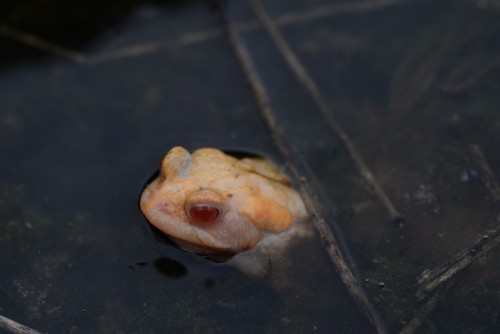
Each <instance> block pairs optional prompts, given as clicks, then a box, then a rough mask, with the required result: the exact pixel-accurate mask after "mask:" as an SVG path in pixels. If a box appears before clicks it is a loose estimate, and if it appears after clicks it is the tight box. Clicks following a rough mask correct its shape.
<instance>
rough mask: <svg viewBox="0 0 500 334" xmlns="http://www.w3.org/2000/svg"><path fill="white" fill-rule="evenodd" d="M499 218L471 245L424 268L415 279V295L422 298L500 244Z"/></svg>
mask: <svg viewBox="0 0 500 334" xmlns="http://www.w3.org/2000/svg"><path fill="white" fill-rule="evenodd" d="M499 226H500V219H497V220H496V226H495V227H494V228H493V229H492V230H489V231H487V232H486V233H485V234H484V235H483V236H482V237H481V239H480V240H479V241H477V242H476V243H474V244H473V245H472V246H470V247H467V248H465V249H463V250H462V251H460V252H458V253H457V254H456V255H455V256H453V257H452V258H451V259H450V260H449V261H448V262H447V263H445V264H444V265H442V266H439V267H438V268H435V269H432V270H430V269H426V270H424V271H423V272H422V273H421V274H420V277H419V278H418V279H417V282H418V285H419V286H420V289H419V290H418V291H417V293H416V296H417V298H419V299H422V298H424V297H425V296H426V295H427V294H428V293H429V292H431V291H432V290H434V289H436V288H437V287H439V286H440V285H441V284H443V283H444V282H446V281H447V280H449V279H450V278H452V277H453V276H455V275H456V274H458V273H459V272H461V271H462V270H463V269H465V268H466V267H468V266H469V265H470V264H472V263H473V262H474V261H476V260H477V259H479V258H480V257H482V256H483V255H485V254H487V253H488V252H490V251H491V250H492V249H494V248H495V247H496V246H498V245H499V244H500V234H499V233H498V232H499Z"/></svg>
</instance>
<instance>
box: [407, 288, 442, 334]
mask: <svg viewBox="0 0 500 334" xmlns="http://www.w3.org/2000/svg"><path fill="white" fill-rule="evenodd" d="M449 283H452V282H449ZM450 285H451V284H447V286H444V287H441V288H439V289H438V290H437V291H436V292H434V294H433V295H432V297H431V298H429V300H428V301H427V302H426V303H425V304H424V306H422V307H421V308H420V309H419V310H418V312H417V314H415V316H414V317H413V318H412V319H411V320H410V321H409V322H408V323H407V324H406V326H405V327H404V328H403V329H402V330H401V332H399V334H413V333H415V332H416V331H417V330H418V329H419V328H420V326H422V323H423V322H424V321H425V319H426V318H427V316H428V315H429V313H431V312H432V311H433V310H434V309H435V308H436V306H437V304H438V303H439V301H440V300H441V298H442V297H443V295H444V294H445V293H446V291H448V289H449V287H450Z"/></svg>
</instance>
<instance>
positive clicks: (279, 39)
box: [250, 0, 404, 225]
mask: <svg viewBox="0 0 500 334" xmlns="http://www.w3.org/2000/svg"><path fill="white" fill-rule="evenodd" d="M250 4H251V6H252V7H253V9H254V11H255V13H256V14H257V16H258V17H259V19H260V21H261V22H262V24H263V25H264V27H265V28H266V30H267V31H268V33H269V35H270V36H271V38H272V39H273V41H274V43H275V44H276V47H277V48H278V50H279V51H280V52H281V54H282V56H283V57H284V58H285V60H286V62H287V63H288V65H289V66H290V68H291V69H292V71H293V72H294V74H295V75H296V76H297V78H298V80H299V81H300V83H301V84H302V85H304V87H305V88H306V89H307V91H308V92H309V93H310V94H311V96H312V98H313V100H314V102H315V104H316V105H317V107H318V108H319V110H320V111H321V113H322V114H323V117H324V118H325V120H326V122H327V123H328V125H329V126H330V127H331V128H332V130H333V131H334V132H335V133H336V134H337V136H338V137H339V138H340V140H341V141H342V142H343V143H344V145H345V147H346V148H347V151H348V152H349V154H350V156H351V158H352V159H353V160H354V163H355V165H356V167H357V168H358V170H359V172H360V174H361V176H362V177H363V179H364V180H365V181H366V182H367V184H368V185H369V187H370V189H371V191H372V193H373V194H374V195H375V197H376V198H377V199H378V200H379V201H380V203H381V204H382V206H383V207H384V208H385V209H386V211H387V213H388V214H389V216H390V217H391V219H392V220H393V222H395V223H396V224H398V225H399V224H402V223H403V221H404V220H403V218H402V215H401V214H400V213H399V212H398V211H397V210H396V208H395V206H394V205H393V204H392V202H391V200H390V199H389V197H388V196H387V195H386V194H385V192H384V190H383V189H382V187H381V186H380V185H379V183H378V181H377V180H376V178H375V176H374V175H373V173H372V172H371V170H370V169H369V168H368V165H367V164H366V163H365V161H364V159H363V158H362V157H361V154H360V153H359V152H358V150H357V149H356V147H355V146H354V143H353V142H352V140H351V139H350V138H349V135H348V134H347V132H346V131H345V130H344V129H343V128H342V126H341V125H340V123H339V122H338V121H337V120H336V119H335V117H334V116H333V114H332V111H331V109H330V107H329V106H328V104H327V103H326V102H325V100H324V99H323V97H322V95H321V93H320V92H319V89H318V87H317V86H316V83H315V82H314V80H313V79H312V78H311V76H310V75H309V73H308V72H307V70H306V69H305V67H304V66H303V65H302V64H301V63H300V61H299V59H298V58H297V56H295V54H294V53H293V51H292V50H291V48H290V46H289V45H288V43H287V42H286V41H285V39H284V37H283V35H282V34H281V32H280V31H279V29H278V28H277V26H276V24H275V23H274V22H273V19H272V18H271V16H270V15H269V14H268V12H267V10H266V9H265V7H264V5H263V4H262V2H261V1H260V0H250Z"/></svg>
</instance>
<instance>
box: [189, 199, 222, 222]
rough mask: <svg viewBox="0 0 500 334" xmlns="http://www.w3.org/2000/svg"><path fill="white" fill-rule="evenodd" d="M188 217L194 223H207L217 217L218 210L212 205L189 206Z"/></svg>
mask: <svg viewBox="0 0 500 334" xmlns="http://www.w3.org/2000/svg"><path fill="white" fill-rule="evenodd" d="M189 215H190V216H191V218H193V219H194V220H195V221H199V222H206V223H208V222H211V221H214V220H216V219H217V218H218V217H219V215H220V210H219V208H218V207H216V206H214V205H212V204H207V203H198V204H193V205H191V207H190V208H189Z"/></svg>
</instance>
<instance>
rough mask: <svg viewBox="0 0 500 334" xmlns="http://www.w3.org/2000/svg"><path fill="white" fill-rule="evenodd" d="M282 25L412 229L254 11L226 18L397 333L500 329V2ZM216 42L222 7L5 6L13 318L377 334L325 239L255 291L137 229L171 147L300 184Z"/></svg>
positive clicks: (249, 283)
mask: <svg viewBox="0 0 500 334" xmlns="http://www.w3.org/2000/svg"><path fill="white" fill-rule="evenodd" d="M266 6H267V9H268V10H269V13H270V15H271V16H272V17H273V18H274V19H275V22H276V24H277V26H278V27H279V29H280V31H281V33H282V34H283V36H284V38H285V40H286V42H287V43H289V46H290V49H291V50H292V51H293V52H294V53H295V55H296V56H297V58H298V59H299V60H300V61H301V63H302V65H303V66H304V68H305V69H306V70H307V72H308V74H309V75H310V76H311V78H312V79H313V80H314V82H315V84H316V86H317V88H318V90H319V91H320V92H321V94H322V97H323V99H324V100H325V103H326V104H328V106H329V107H330V111H331V112H332V114H334V116H335V118H336V120H338V122H339V123H340V124H341V125H342V127H343V129H344V130H345V132H346V134H347V135H348V138H349V139H350V140H351V142H352V144H353V145H354V147H355V148H356V150H357V152H358V153H359V155H360V156H361V157H362V158H363V160H364V161H365V162H366V165H367V166H368V167H369V168H370V171H371V173H372V175H373V176H374V178H375V179H376V180H377V181H378V183H379V184H380V186H381V188H382V189H383V191H384V192H385V194H386V195H387V197H388V198H389V199H390V201H391V203H392V204H393V205H394V207H395V208H396V209H397V210H398V212H400V213H401V214H402V216H403V217H404V218H405V223H404V225H403V226H401V227H396V226H394V225H393V224H391V223H390V214H388V212H387V210H386V209H385V208H384V206H383V205H382V204H381V202H380V200H379V198H378V197H377V196H376V195H374V193H373V189H372V187H371V186H370V184H369V183H368V182H367V180H366V178H365V177H364V175H363V173H360V169H359V168H358V167H359V166H357V165H356V160H355V159H353V156H352V151H349V147H348V145H347V146H346V144H345V143H346V142H345V140H343V139H342V136H340V138H339V134H338V132H336V131H333V130H332V128H331V127H329V125H328V122H326V121H325V118H324V116H322V114H321V113H320V112H319V110H318V106H317V105H316V104H315V101H314V99H312V98H311V95H310V94H309V93H308V92H307V90H306V89H304V86H303V85H302V84H300V82H299V80H297V77H296V76H295V75H294V73H293V70H291V68H290V66H289V65H288V64H287V63H286V61H285V60H284V58H283V56H282V54H281V53H280V51H279V48H278V47H277V43H276V41H275V40H273V39H272V38H271V37H270V35H269V33H268V32H267V31H266V29H264V27H263V25H261V24H259V23H258V19H257V16H256V15H255V13H254V11H253V10H252V8H251V6H250V5H249V4H248V2H243V1H238V2H236V1H234V2H229V7H228V13H229V15H230V16H231V18H232V19H233V21H234V24H235V27H236V28H235V29H236V30H237V31H238V33H239V34H240V36H241V39H242V41H243V42H244V43H245V45H246V47H247V48H248V49H249V53H250V55H251V58H252V60H253V62H254V63H255V66H256V69H257V71H258V73H259V75H260V76H261V78H262V81H263V82H264V84H265V89H266V91H267V93H268V94H269V96H270V99H271V102H272V107H273V109H274V111H275V113H276V115H277V117H278V119H279V121H280V123H281V124H282V126H283V128H284V129H285V132H286V137H287V139H288V140H289V142H290V143H291V146H292V147H293V149H294V152H295V153H297V154H298V155H299V156H300V158H301V159H302V161H305V162H306V166H307V168H308V171H309V172H310V174H309V175H308V177H309V179H307V180H306V181H307V182H308V184H311V185H312V186H313V188H314V189H315V190H316V194H317V200H318V201H320V202H321V203H322V204H323V205H324V207H325V208H326V212H327V214H326V217H327V220H328V222H329V223H330V224H331V226H330V227H331V228H332V229H333V230H334V232H335V233H336V234H337V235H338V237H339V238H340V237H342V238H341V239H343V241H344V243H345V247H344V248H345V250H346V251H347V254H349V255H350V259H349V264H350V266H351V267H352V270H353V272H354V273H355V274H356V275H357V278H358V279H359V280H360V282H361V284H362V287H363V290H364V292H366V294H367V295H368V299H369V300H370V302H371V303H372V304H373V306H374V309H375V310H376V312H377V313H378V314H380V316H381V319H382V320H383V322H384V324H385V326H386V328H387V331H388V332H390V333H393V332H400V331H401V332H403V333H413V332H425V333H444V332H453V333H470V332H475V333H494V332H498V329H499V326H500V325H499V323H498V321H499V319H498V291H500V289H499V288H498V287H499V272H498V266H495V263H496V262H495V261H496V259H497V258H498V247H496V246H497V244H498V240H499V239H498V226H499V220H498V210H499V203H500V195H499V194H500V191H499V190H498V189H499V188H498V181H497V180H498V178H499V177H500V174H499V170H500V169H499V166H500V157H499V155H498V154H497V152H498V145H499V143H500V138H499V134H500V118H499V116H498V113H496V112H495V110H496V109H497V107H496V106H498V104H499V102H500V101H499V100H498V99H499V96H498V94H497V92H498V91H499V89H500V77H499V73H500V64H499V62H498V59H500V47H499V46H500V40H499V37H498V36H499V34H498V32H499V31H500V23H499V22H500V20H499V16H500V12H499V11H498V6H497V5H496V2H495V1H493V0H491V1H466V0H463V1H462V0H460V1H451V0H450V1H441V2H440V3H439V4H436V3H435V2H433V1H404V0H401V1H397V0H392V1H391V0H378V1H371V2H369V4H368V2H365V1H356V2H348V3H347V2H346V3H344V2H340V1H335V2H331V1H321V0H315V1H298V0H297V1H292V2H279V1H266ZM222 28H223V27H222V25H221V23H220V21H219V19H218V17H217V15H215V14H214V13H213V11H212V10H211V9H210V4H209V3H208V2H206V1H194V0H193V1H166V0H165V1H159V0H158V1H138V0H130V1H119V2H118V1H112V2H109V1H108V2H106V3H105V4H103V3H100V2H95V3H94V2H89V1H84V2H83V1H79V2H71V4H70V3H66V2H65V3H63V2H61V1H45V2H40V1H4V2H2V4H0V68H1V71H0V105H1V108H0V154H1V155H2V159H0V247H1V250H2V251H1V252H0V261H1V263H2V268H1V269H0V315H2V316H4V317H7V318H9V319H13V320H16V321H18V322H20V323H22V324H25V325H28V326H30V327H33V328H35V329H37V330H39V331H41V332H44V333H45V332H47V333H60V332H67V333H96V332H98V333H120V332H123V333H131V332H141V333H160V332H176V333H187V332H189V333H192V332H194V333H197V332H203V333H221V332H223V333H225V332H229V333H231V332H239V333H254V332H266V333H281V332H298V333H301V332H317V333H327V332H328V333H330V332H332V331H334V332H341V333H366V332H371V331H373V327H372V325H371V324H370V323H369V321H368V320H367V318H366V317H365V315H364V314H363V312H361V311H360V309H359V307H358V306H357V304H356V302H355V301H354V300H353V298H352V297H351V295H350V294H349V292H348V289H347V288H346V287H345V285H344V282H343V281H342V279H341V277H340V275H339V273H338V271H337V269H336V267H335V266H334V265H333V263H332V261H331V260H330V258H329V256H328V254H327V252H326V251H325V249H324V246H323V243H322V242H321V239H320V238H319V237H318V236H315V237H314V238H313V239H312V240H310V241H308V242H305V243H303V244H300V245H297V246H296V247H293V248H292V249H291V250H290V253H289V254H288V255H289V256H288V258H287V259H286V261H284V262H286V263H284V270H283V271H282V272H280V271H277V272H273V274H272V275H270V276H269V277H266V278H265V279H262V278H255V277H249V276H247V275H245V274H243V273H241V272H239V271H238V270H236V269H235V268H233V267H231V266H230V265H228V264H227V263H217V262H214V261H210V260H208V259H206V258H203V257H200V256H197V255H195V254H190V253H187V252H184V251H182V250H180V249H179V248H177V247H176V246H175V245H173V243H171V242H170V241H169V240H168V238H166V237H165V236H164V235H162V234H159V232H158V231H155V230H154V229H153V228H151V227H150V226H149V224H148V223H147V222H146V220H145V218H144V217H143V216H142V214H141V212H140V210H139V206H138V196H139V195H140V193H141V191H142V189H143V187H144V184H145V182H144V181H145V180H146V179H148V177H149V176H150V173H151V172H152V171H154V170H156V169H157V167H158V163H159V161H160V159H161V157H162V156H163V155H164V154H165V153H166V152H167V151H168V150H169V149H170V148H171V147H173V146H176V145H182V146H185V147H186V148H187V149H189V150H192V149H196V148H199V147H217V148H220V149H223V150H226V151H227V152H233V153H236V154H239V153H241V152H255V153H256V154H257V155H262V156H265V157H267V158H270V159H271V160H273V161H274V162H276V163H277V165H278V166H280V167H281V168H283V169H284V170H289V168H290V165H289V161H286V160H285V159H284V158H283V156H282V155H281V154H280V152H279V150H278V149H277V148H276V145H275V144H276V141H275V139H273V136H272V134H271V132H270V130H269V128H268V127H267V126H266V123H265V121H264V120H263V119H262V117H261V114H260V111H259V108H258V106H257V104H256V102H255V98H254V95H253V92H252V90H251V87H250V86H249V85H248V83H247V81H246V78H245V75H244V73H243V71H242V70H241V64H240V63H239V62H238V60H237V59H236V57H235V56H234V50H233V48H232V46H231V45H230V44H229V42H228V40H227V38H226V36H225V35H224V32H223V29H222ZM238 152H239V153H238ZM149 180H151V179H149ZM454 271H456V272H458V274H457V275H454V274H453V272H454ZM450 273H452V274H451V275H449V276H446V275H447V274H450ZM443 277H445V278H448V277H451V278H449V279H444V280H443V281H442V282H441V281H440V279H442V278H443ZM435 284H437V285H435Z"/></svg>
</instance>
